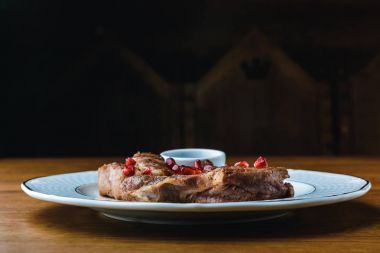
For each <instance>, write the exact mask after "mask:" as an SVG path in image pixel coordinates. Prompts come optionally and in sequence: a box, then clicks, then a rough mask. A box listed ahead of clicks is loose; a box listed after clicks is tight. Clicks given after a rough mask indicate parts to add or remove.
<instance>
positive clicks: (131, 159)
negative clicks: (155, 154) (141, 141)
mask: <svg viewBox="0 0 380 253" xmlns="http://www.w3.org/2000/svg"><path fill="white" fill-rule="evenodd" d="M135 164H136V161H135V160H134V159H133V158H132V157H128V158H127V159H125V166H129V165H135Z"/></svg>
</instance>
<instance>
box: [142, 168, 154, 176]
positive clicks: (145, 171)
mask: <svg viewBox="0 0 380 253" xmlns="http://www.w3.org/2000/svg"><path fill="white" fill-rule="evenodd" d="M142 174H143V175H152V169H150V168H146V169H145V170H144V171H143V172H142Z"/></svg>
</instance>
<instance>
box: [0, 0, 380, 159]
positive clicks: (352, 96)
mask: <svg viewBox="0 0 380 253" xmlns="http://www.w3.org/2000/svg"><path fill="white" fill-rule="evenodd" d="M285 2H286V3H285ZM379 13H380V2H378V1H306V0H304V1H296V0H291V1H258V0H257V1H243V0H238V1H216V0H215V1H115V2H114V1H112V3H111V1H88V2H87V1H73V2H70V1H58V0H57V1H2V4H1V22H0V23H1V52H2V53H1V60H0V62H1V79H0V82H1V83H0V156H1V157H9V156H73V155H75V156H81V155H128V154H131V153H133V152H135V151H137V150H141V151H153V152H160V151H162V150H164V149H169V148H178V147H210V148H217V149H223V150H225V151H226V152H227V153H228V154H235V155H236V154H241V155H243V154H251V155H254V154H268V155H379V154H380V146H379V145H378V140H380V113H379V108H380V99H379V98H378V95H379V92H380V86H379V85H380V54H379V52H380V51H379V47H380V29H379V27H380V15H379Z"/></svg>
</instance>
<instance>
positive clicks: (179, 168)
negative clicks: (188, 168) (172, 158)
mask: <svg viewBox="0 0 380 253" xmlns="http://www.w3.org/2000/svg"><path fill="white" fill-rule="evenodd" d="M172 170H173V171H175V172H176V173H178V172H180V171H181V166H179V165H177V164H174V165H173V167H172Z"/></svg>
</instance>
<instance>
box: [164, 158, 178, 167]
mask: <svg viewBox="0 0 380 253" xmlns="http://www.w3.org/2000/svg"><path fill="white" fill-rule="evenodd" d="M165 163H166V165H167V166H168V167H169V168H170V169H172V168H173V166H174V165H176V162H175V160H174V159H173V158H171V157H170V158H168V159H166V161H165Z"/></svg>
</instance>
